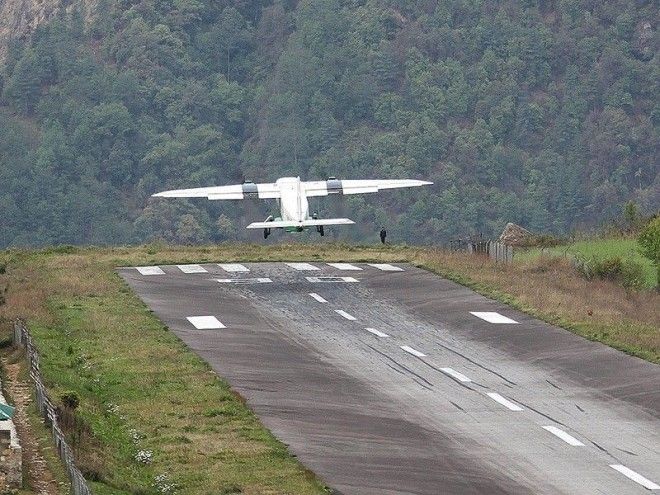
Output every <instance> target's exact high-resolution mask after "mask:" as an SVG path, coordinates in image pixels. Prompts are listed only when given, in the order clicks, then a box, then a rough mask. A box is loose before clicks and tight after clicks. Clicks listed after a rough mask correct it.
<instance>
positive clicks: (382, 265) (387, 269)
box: [369, 263, 403, 272]
mask: <svg viewBox="0 0 660 495" xmlns="http://www.w3.org/2000/svg"><path fill="white" fill-rule="evenodd" d="M369 266H373V267H374V268H378V269H379V270H382V271H384V272H402V271H403V268H400V267H398V266H394V265H390V264H388V263H369Z"/></svg>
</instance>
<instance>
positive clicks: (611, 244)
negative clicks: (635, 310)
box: [517, 237, 657, 289]
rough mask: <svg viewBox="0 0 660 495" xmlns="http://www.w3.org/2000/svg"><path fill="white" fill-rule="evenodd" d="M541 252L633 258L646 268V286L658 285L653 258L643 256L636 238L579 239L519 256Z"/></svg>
mask: <svg viewBox="0 0 660 495" xmlns="http://www.w3.org/2000/svg"><path fill="white" fill-rule="evenodd" d="M541 254H544V255H547V256H574V255H576V254H580V255H581V256H582V257H585V258H595V259H599V260H603V259H606V258H614V257H620V258H621V259H625V260H631V261H634V262H636V263H638V264H639V265H640V266H641V267H642V268H643V270H644V286H645V287H646V288H649V289H652V288H654V287H656V286H657V275H656V269H655V267H654V266H653V263H651V260H649V259H648V258H645V257H644V256H642V254H641V253H640V252H639V245H638V244H637V240H636V239H634V238H625V237H619V238H609V239H591V240H583V241H578V242H575V243H572V244H569V245H566V246H556V247H552V248H545V249H543V250H541V249H538V248H536V249H531V250H529V251H527V252H524V253H522V254H520V255H519V256H517V257H518V258H519V259H523V260H524V259H529V258H533V257H537V256H539V255H541Z"/></svg>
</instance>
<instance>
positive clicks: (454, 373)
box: [440, 368, 472, 383]
mask: <svg viewBox="0 0 660 495" xmlns="http://www.w3.org/2000/svg"><path fill="white" fill-rule="evenodd" d="M440 369H441V370H442V372H443V373H446V374H448V375H449V376H453V377H454V378H456V379H457V380H458V381H459V382H465V383H469V382H471V381H472V380H470V379H469V378H468V377H467V376H465V375H464V374H463V373H459V372H458V371H456V370H454V369H452V368H440Z"/></svg>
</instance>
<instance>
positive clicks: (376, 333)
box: [365, 328, 389, 337]
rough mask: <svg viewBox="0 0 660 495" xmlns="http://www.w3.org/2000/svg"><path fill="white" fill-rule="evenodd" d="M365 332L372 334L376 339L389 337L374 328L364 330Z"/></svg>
mask: <svg viewBox="0 0 660 495" xmlns="http://www.w3.org/2000/svg"><path fill="white" fill-rule="evenodd" d="M365 330H366V331H367V332H371V333H373V334H374V335H375V336H376V337H389V335H387V334H386V333H383V332H381V331H380V330H376V329H375V328H365Z"/></svg>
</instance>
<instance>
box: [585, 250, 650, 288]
mask: <svg viewBox="0 0 660 495" xmlns="http://www.w3.org/2000/svg"><path fill="white" fill-rule="evenodd" d="M574 263H575V267H576V268H577V270H578V271H579V272H580V273H581V274H582V275H583V276H584V277H585V278H587V279H589V280H591V279H592V278H594V277H597V278H600V279H603V280H611V281H612V282H617V283H620V284H621V285H623V286H624V287H626V288H627V289H642V288H643V287H644V267H643V266H642V265H641V264H639V263H638V262H637V261H634V260H629V259H624V258H621V257H620V256H611V257H608V258H602V259H599V258H595V257H586V256H582V255H579V254H578V255H576V256H575V262H574Z"/></svg>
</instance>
